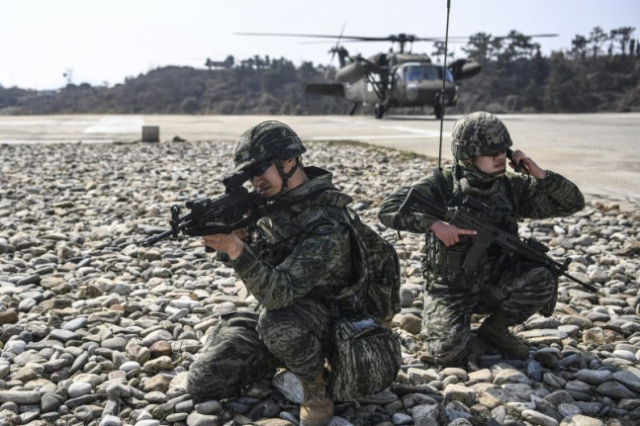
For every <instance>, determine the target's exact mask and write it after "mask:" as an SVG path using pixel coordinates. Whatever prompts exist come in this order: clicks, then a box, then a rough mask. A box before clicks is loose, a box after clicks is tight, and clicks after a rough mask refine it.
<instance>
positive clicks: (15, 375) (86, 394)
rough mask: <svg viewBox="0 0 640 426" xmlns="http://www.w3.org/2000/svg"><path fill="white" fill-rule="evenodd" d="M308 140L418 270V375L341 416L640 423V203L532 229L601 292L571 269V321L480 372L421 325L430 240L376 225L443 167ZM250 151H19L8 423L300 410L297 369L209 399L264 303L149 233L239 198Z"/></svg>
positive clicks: (0, 377)
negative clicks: (179, 211)
mask: <svg viewBox="0 0 640 426" xmlns="http://www.w3.org/2000/svg"><path fill="white" fill-rule="evenodd" d="M309 148H310V150H309V151H310V152H309V155H307V156H306V157H305V158H306V160H305V161H306V164H310V165H311V164H313V165H316V166H320V167H324V168H327V169H329V170H331V171H332V172H333V173H334V182H335V183H336V184H337V186H338V187H339V188H340V189H341V190H343V191H344V192H346V193H348V194H350V195H351V196H352V197H353V198H354V200H355V201H354V203H353V207H354V209H356V210H357V211H358V213H359V214H360V215H361V216H362V217H363V219H364V220H365V222H367V223H369V224H370V225H372V226H373V227H374V229H376V230H378V231H379V232H380V233H381V234H382V235H383V236H385V237H386V238H387V239H388V240H389V241H392V242H393V243H394V244H395V246H396V248H397V250H398V253H399V255H400V257H401V259H402V264H403V265H402V266H403V285H402V289H401V296H402V305H403V311H402V313H400V314H398V315H397V316H396V317H395V318H394V326H395V330H396V331H397V333H398V334H399V335H400V337H401V339H402V343H403V355H404V366H403V368H402V371H401V372H400V374H399V375H398V378H397V380H396V382H395V383H394V385H393V386H392V387H391V389H389V390H388V391H384V392H382V393H380V394H377V395H374V396H372V397H370V398H367V399H366V400H362V401H358V402H347V403H338V404H337V405H336V417H334V419H333V420H332V426H342V425H345V426H346V425H349V424H354V425H376V424H377V425H389V426H390V425H398V426H399V425H410V424H415V425H418V426H435V425H441V426H446V425H454V426H463V425H469V424H472V425H484V424H487V425H493V426H495V425H542V426H555V425H563V426H569V425H575V426H592V425H593V426H597V425H602V424H607V425H625V426H626V425H629V426H631V425H636V424H639V423H640V365H639V364H640V308H639V306H640V293H639V291H638V290H639V278H640V261H639V260H638V256H637V254H638V253H639V252H640V232H639V230H638V223H639V221H640V215H639V214H638V213H636V211H637V210H635V209H628V208H627V209H624V210H622V209H620V208H619V207H618V206H616V205H615V204H612V203H599V202H594V201H592V202H589V205H588V206H587V207H586V208H585V209H584V210H583V211H581V212H579V213H577V214H575V215H573V216H571V217H567V218H559V219H547V220H535V221H525V222H523V223H522V224H521V227H520V234H521V235H522V236H534V237H536V238H538V239H539V240H541V241H543V242H545V243H546V244H548V245H549V246H550V248H551V251H550V253H551V255H553V256H555V257H557V259H561V258H563V257H565V256H570V257H571V258H572V259H573V263H572V264H571V265H570V271H571V273H572V274H573V275H574V276H576V277H578V278H580V279H583V280H585V281H588V282H590V283H593V284H596V285H598V286H601V287H602V289H601V290H600V292H599V293H598V294H592V293H589V292H585V291H583V289H582V288H581V287H580V286H579V285H578V284H576V283H574V282H572V281H569V280H567V279H564V278H562V279H561V284H560V289H559V303H558V305H557V307H556V310H555V313H554V314H553V316H552V317H549V318H544V317H541V316H533V317H531V318H530V319H529V320H528V321H527V322H526V323H524V324H522V325H519V326H516V327H514V329H513V332H514V333H516V334H517V335H518V336H520V337H521V338H523V339H525V340H527V341H528V342H529V343H530V345H531V351H530V357H529V359H528V360H526V361H524V362H523V361H512V360H506V359H503V358H502V357H501V356H500V355H498V354H495V353H492V352H491V351H489V352H488V353H486V354H484V355H483V356H482V357H481V358H480V359H478V361H477V363H473V364H470V365H469V366H468V368H466V369H462V368H446V369H442V370H438V369H436V368H434V366H433V365H431V364H429V359H428V357H427V356H426V355H425V354H424V353H423V352H422V347H421V342H420V338H419V327H420V312H421V306H422V291H423V290H422V286H423V284H424V281H423V278H422V276H421V274H420V270H419V260H420V256H421V254H420V249H421V247H422V245H423V237H422V236H420V235H415V234H409V233H402V235H401V236H398V233H397V232H395V231H392V230H388V229H386V228H384V227H383V226H382V225H381V224H379V223H378V222H377V219H376V214H377V207H378V205H379V203H380V202H381V200H382V199H383V198H384V197H385V196H386V194H388V193H390V192H392V191H393V190H395V189H396V188H397V187H398V186H400V185H407V184H409V183H411V182H413V181H415V180H417V179H419V178H420V177H422V176H424V175H425V174H427V173H430V169H431V167H433V166H434V162H433V161H432V160H429V159H425V158H420V157H413V156H410V155H407V154H402V153H399V152H395V151H388V150H380V149H377V148H376V149H374V148H371V147H367V146H360V145H345V144H320V143H315V144H314V143H310V144H309ZM231 150H232V146H231V144H229V143H223V142H197V143H190V142H185V143H163V144H142V143H135V144H104V145H86V144H58V145H12V146H6V145H4V146H0V152H1V153H2V155H1V157H0V168H1V176H2V185H1V186H0V225H1V226H0V331H1V333H0V334H1V337H0V348H1V355H0V404H1V405H0V426H1V425H17V424H22V425H24V424H30V425H45V424H46V425H50V424H55V425H89V424H94V425H104V426H107V425H137V426H153V425H159V424H163V425H184V424H187V425H199V426H204V425H215V426H218V425H232V424H234V423H235V424H240V425H245V424H249V423H251V424H262V425H273V426H285V425H288V424H291V423H293V424H296V423H297V421H296V416H297V414H298V406H297V404H296V402H299V398H300V389H299V384H298V383H296V381H295V380H293V378H292V377H291V375H290V374H287V373H286V372H280V373H278V374H277V375H276V376H275V377H274V378H273V379H272V380H266V379H265V380H263V381H261V382H258V383H256V384H254V385H253V386H251V387H250V388H249V389H247V391H246V394H245V396H243V397H242V398H237V399H233V400H225V401H208V402H205V403H201V404H197V405H194V404H193V402H192V400H191V398H190V396H189V395H188V393H187V392H186V388H185V387H186V386H185V385H186V374H187V371H188V369H189V366H190V364H191V363H192V361H193V357H194V354H195V353H196V352H197V351H198V350H199V349H200V348H201V346H202V342H203V340H204V336H205V334H206V333H207V331H208V330H211V326H213V325H215V324H216V323H217V321H218V318H219V315H220V314H222V313H226V312H231V311H235V310H244V309H252V308H254V307H255V306H256V305H257V302H256V300H255V299H254V298H253V297H252V296H251V295H250V294H248V293H247V291H246V289H245V288H244V286H243V284H242V282H241V281H239V280H238V279H237V278H236V276H235V275H234V272H233V270H230V269H228V268H225V267H224V266H223V265H222V264H219V263H217V262H216V261H215V260H214V259H213V258H212V257H211V255H209V254H205V252H204V250H203V247H202V245H201V244H200V242H199V240H198V239H197V238H191V239H187V238H184V237H180V238H177V239H168V240H165V241H163V242H161V243H159V244H157V245H155V246H153V247H152V248H143V247H141V246H140V245H139V244H138V243H139V242H140V241H141V240H142V239H143V238H146V237H147V236H149V235H151V234H155V233H157V232H158V231H159V230H164V229H166V228H167V227H168V219H169V208H170V207H171V206H172V205H174V204H183V203H184V202H185V201H187V200H190V199H193V198H197V197H202V196H206V197H214V196H217V195H220V194H221V193H222V185H221V184H220V180H221V178H222V177H223V176H224V175H225V174H228V173H230V172H231V171H232V168H231V165H230V164H229V159H230V158H231ZM336 160H339V161H340V163H336ZM559 172H562V170H559ZM479 320H480V318H479V317H478V318H476V317H474V318H473V322H474V324H473V326H474V327H476V326H478V321H479Z"/></svg>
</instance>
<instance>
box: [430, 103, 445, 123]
mask: <svg viewBox="0 0 640 426" xmlns="http://www.w3.org/2000/svg"><path fill="white" fill-rule="evenodd" d="M443 109H444V108H442V105H434V106H433V113H434V114H435V116H436V120H440V119H441V118H442V114H443Z"/></svg>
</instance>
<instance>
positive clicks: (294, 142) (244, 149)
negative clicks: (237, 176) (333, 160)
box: [233, 121, 307, 171]
mask: <svg viewBox="0 0 640 426" xmlns="http://www.w3.org/2000/svg"><path fill="white" fill-rule="evenodd" d="M306 150H307V148H305V146H304V145H303V144H302V141H301V140H300V138H299V137H298V135H297V134H296V133H295V132H294V131H293V130H291V128H290V127H289V126H287V125H286V124H284V123H281V122H279V121H263V122H262V123H260V124H258V125H257V126H254V127H252V128H250V129H249V130H247V131H246V132H244V133H243V134H242V136H240V138H239V139H238V140H237V141H236V144H235V146H234V148H233V159H234V163H235V166H236V171H240V170H246V169H248V168H250V167H252V166H255V165H256V164H259V163H261V162H264V161H269V160H273V159H274V158H281V159H290V158H297V157H299V156H300V155H302V154H303V153H304V152H305V151H306Z"/></svg>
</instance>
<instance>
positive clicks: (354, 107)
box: [349, 102, 358, 115]
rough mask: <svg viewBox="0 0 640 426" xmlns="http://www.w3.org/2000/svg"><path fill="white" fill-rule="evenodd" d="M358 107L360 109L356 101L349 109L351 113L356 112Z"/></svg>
mask: <svg viewBox="0 0 640 426" xmlns="http://www.w3.org/2000/svg"><path fill="white" fill-rule="evenodd" d="M357 109H358V103H357V102H354V103H353V106H352V107H351V111H349V115H353V114H355V113H356V110H357Z"/></svg>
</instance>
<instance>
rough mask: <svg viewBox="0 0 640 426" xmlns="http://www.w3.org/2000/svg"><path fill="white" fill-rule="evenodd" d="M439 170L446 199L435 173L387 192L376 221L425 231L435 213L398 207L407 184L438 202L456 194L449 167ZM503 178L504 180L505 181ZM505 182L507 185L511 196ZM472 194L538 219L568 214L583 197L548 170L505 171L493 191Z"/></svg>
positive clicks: (505, 210) (577, 207)
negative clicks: (541, 174)
mask: <svg viewBox="0 0 640 426" xmlns="http://www.w3.org/2000/svg"><path fill="white" fill-rule="evenodd" d="M443 174H444V176H445V179H446V183H447V185H446V186H447V191H448V192H447V194H444V195H445V197H446V200H442V197H441V196H440V194H439V190H438V185H437V183H436V180H435V177H434V176H433V175H431V176H428V177H426V178H424V179H421V180H419V181H418V182H416V183H414V184H413V185H411V186H407V187H402V188H400V189H399V190H398V191H396V192H395V193H393V194H391V195H389V196H388V197H387V198H386V199H385V200H384V201H383V202H382V204H381V205H380V211H379V213H378V218H379V219H380V221H381V222H382V223H383V224H384V225H386V226H388V227H390V228H393V229H397V230H399V231H409V232H415V233H426V232H428V231H429V228H430V227H431V225H432V224H433V222H434V221H435V220H436V218H435V217H432V216H429V215H427V214H424V213H419V212H410V213H408V214H406V215H401V214H399V213H398V211H399V209H400V206H401V205H402V203H403V202H404V200H405V199H406V198H407V194H408V192H409V190H410V189H411V188H416V189H417V190H418V191H420V192H422V193H423V194H424V195H426V196H428V197H431V198H433V199H435V200H438V201H440V202H443V201H449V200H450V199H451V198H452V197H453V196H455V195H459V194H458V193H457V190H456V189H454V188H455V187H456V185H455V184H454V182H453V177H452V174H451V169H446V170H444V171H443ZM463 177H464V175H463ZM505 181H508V183H507V182H505ZM506 185H510V186H511V193H512V194H513V199H512V200H511V199H510V198H511V197H510V196H509V191H508V189H507V187H506ZM474 197H476V198H478V199H479V200H480V201H482V202H484V203H485V204H488V205H490V206H492V207H494V208H495V209H496V210H499V211H501V212H502V213H505V214H507V215H511V216H512V217H515V218H532V219H541V218H546V217H554V216H568V215H570V214H573V213H575V212H577V211H579V210H581V209H583V208H584V197H583V196H582V193H581V192H580V190H579V189H578V187H577V186H576V185H575V184H574V183H572V182H571V181H569V180H568V179H566V178H564V177H562V176H561V175H559V174H557V173H554V172H552V171H547V177H546V178H545V179H540V180H539V179H535V178H533V177H527V176H524V175H522V174H519V173H510V172H507V173H506V174H505V176H504V177H503V178H501V179H500V183H499V187H498V190H497V191H495V192H493V193H491V194H489V195H487V196H485V197H483V196H475V195H474ZM497 225H505V224H497Z"/></svg>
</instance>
